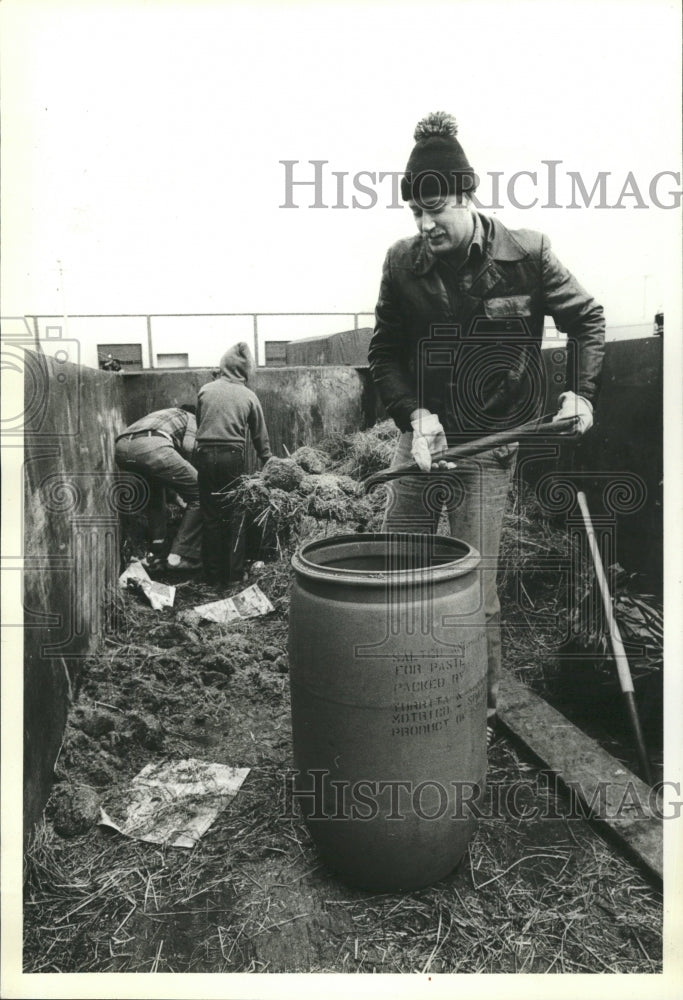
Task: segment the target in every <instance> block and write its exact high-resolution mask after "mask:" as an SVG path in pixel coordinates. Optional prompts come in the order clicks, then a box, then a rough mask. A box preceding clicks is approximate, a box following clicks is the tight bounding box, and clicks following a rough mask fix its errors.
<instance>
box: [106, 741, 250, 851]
mask: <svg viewBox="0 0 683 1000" xmlns="http://www.w3.org/2000/svg"><path fill="white" fill-rule="evenodd" d="M249 771H250V768H248V767H229V766H228V765H227V764H214V763H211V762H210V761H205V760H196V759H193V758H189V759H187V760H174V761H165V762H162V763H160V764H148V765H147V767H145V768H143V770H142V771H140V773H139V774H138V775H136V776H135V777H134V778H133V780H132V782H131V785H130V788H129V789H128V790H127V794H126V795H125V798H124V799H123V800H122V802H121V804H120V805H119V807H118V810H120V811H121V812H123V811H124V810H125V818H123V819H122V820H118V819H117V820H114V819H112V818H111V817H110V816H109V815H108V814H107V813H106V811H105V810H104V809H103V808H101V807H100V819H99V821H98V822H99V823H100V824H101V825H103V826H111V827H113V828H114V829H115V830H118V832H119V833H122V834H124V835H125V836H126V837H133V838H134V839H135V840H144V841H147V842H148V843H151V844H165V845H166V846H167V847H187V848H190V847H194V846H195V844H196V843H197V841H198V840H199V839H200V837H202V836H203V835H204V834H205V833H206V831H207V830H208V829H209V827H210V826H211V824H212V823H213V821H214V820H215V819H216V816H218V814H219V813H221V812H222V811H223V810H224V809H225V807H226V806H227V805H228V803H229V802H230V801H231V799H233V798H234V796H235V795H236V794H237V792H238V791H239V789H240V787H241V786H242V783H243V781H244V779H245V778H246V776H247V775H248V774H249ZM118 810H117V811H118ZM112 811H113V810H112Z"/></svg>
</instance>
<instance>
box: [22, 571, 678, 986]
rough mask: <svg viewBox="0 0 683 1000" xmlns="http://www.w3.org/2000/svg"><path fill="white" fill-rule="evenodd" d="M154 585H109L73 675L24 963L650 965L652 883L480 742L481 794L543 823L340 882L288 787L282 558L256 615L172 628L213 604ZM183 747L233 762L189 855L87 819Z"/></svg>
mask: <svg viewBox="0 0 683 1000" xmlns="http://www.w3.org/2000/svg"><path fill="white" fill-rule="evenodd" d="M167 579H168V578H167ZM175 582H176V583H177V585H178V589H177V594H176V601H175V606H174V608H173V609H167V610H164V611H162V612H156V611H153V610H152V609H151V608H150V607H149V606H147V605H146V604H145V603H144V602H143V600H142V599H141V598H140V597H139V596H136V595H134V594H132V593H127V594H124V596H123V598H122V601H123V606H122V613H121V616H120V621H119V626H118V628H117V630H116V632H115V633H113V634H112V635H110V636H109V637H108V638H107V639H106V640H105V642H104V644H103V646H102V649H101V651H100V652H99V653H98V654H97V655H95V656H93V657H92V658H91V659H90V661H89V662H88V664H87V668H86V670H85V671H84V674H83V678H82V682H81V687H80V690H79V692H78V698H77V701H76V704H75V706H74V710H73V712H72V715H71V719H70V722H69V726H68V730H67V733H66V737H65V741H64V745H63V748H62V752H61V755H60V758H59V761H58V765H57V778H56V785H55V788H54V791H53V794H52V797H51V799H50V802H49V804H48V808H47V810H46V814H45V818H44V821H43V823H42V824H41V825H40V827H39V828H38V829H37V831H36V834H35V836H34V838H33V840H32V842H31V845H30V848H29V850H28V852H27V856H26V862H25V868H26V871H25V875H26V894H25V908H24V914H25V945H24V968H25V971H27V972H38V971H42V972H85V971H88V972H123V971H126V972H150V971H156V972H178V973H179V972H214V973H215V972H247V971H249V972H344V973H352V972H378V973H380V972H411V973H413V972H421V973H427V974H429V973H439V972H472V973H476V972H502V973H516V972H538V973H545V972H554V973H573V972H631V973H634V972H645V973H652V972H658V971H661V957H662V956H661V947H662V938H661V923H662V900H661V896H660V894H659V893H658V891H657V890H656V889H655V888H654V887H653V886H652V885H651V884H650V883H649V882H648V881H647V879H646V878H645V877H644V876H643V875H641V874H640V873H639V872H638V871H637V870H636V869H635V868H633V867H632V866H631V864H630V863H629V862H627V861H626V860H624V859H623V858H622V857H620V856H619V855H618V854H617V853H616V852H615V851H614V850H613V849H612V848H611V847H608V846H607V845H606V844H605V843H604V842H603V841H602V840H601V839H600V838H599V837H598V835H597V834H596V833H595V832H594V830H593V829H592V828H591V827H590V826H589V825H588V824H587V823H586V822H584V821H583V820H580V819H573V818H572V819H570V818H567V816H566V815H565V813H566V806H565V804H564V803H563V802H562V800H561V799H557V798H555V795H554V792H553V790H552V789H551V788H548V787H547V786H546V785H545V784H544V781H543V778H542V775H540V774H539V772H538V771H537V770H536V768H535V767H534V766H533V765H531V764H529V763H527V762H525V761H524V759H523V758H522V757H521V756H520V754H519V752H518V751H517V750H516V748H515V747H514V746H512V745H511V744H509V743H508V742H506V741H505V740H504V739H502V738H501V739H498V740H497V742H496V743H495V745H494V747H493V749H492V751H491V753H490V758H489V773H488V789H487V795H488V796H489V801H491V802H492V801H493V800H494V799H495V798H496V797H498V800H499V799H500V795H501V792H504V791H505V790H506V789H509V788H511V787H513V786H517V787H522V788H523V793H524V794H523V799H524V803H525V804H528V805H529V806H534V805H535V806H540V807H541V808H542V810H544V811H545V813H547V814H548V816H547V818H545V819H542V820H538V819H537V820H534V821H530V820H526V819H524V816H523V815H517V816H514V815H513V816H510V815H507V816H500V817H497V816H496V815H495V810H492V812H493V813H494V815H491V816H490V818H485V819H482V820H480V821H479V823H478V827H477V830H476V833H475V835H474V837H473V839H472V841H471V843H470V846H469V849H468V851H467V853H466V855H465V857H464V859H463V861H462V862H461V863H460V865H459V866H458V868H457V869H456V870H455V871H454V872H453V873H452V874H451V875H450V876H449V877H448V878H446V879H443V880H442V881H440V882H439V883H437V884H435V885H433V886H430V887H429V888H426V889H422V890H419V891H414V892H404V893H382V894H377V893H369V892H364V891H360V890H357V889H351V888H349V887H347V886H346V885H345V884H344V883H343V882H341V881H340V880H339V879H338V878H337V877H336V876H335V875H334V873H332V872H330V871H329V870H328V869H327V868H326V867H325V866H324V865H323V864H322V863H321V861H320V859H319V857H318V856H317V853H316V850H315V847H314V844H313V842H312V841H311V838H310V836H309V834H308V832H307V830H306V827H305V825H304V823H303V821H302V820H301V818H300V816H299V813H298V811H297V809H296V807H293V805H292V802H291V796H290V795H289V791H288V790H289V787H290V786H289V778H290V777H291V768H292V748H291V728H290V717H289V684H288V673H287V669H288V665H287V653H286V646H287V610H288V598H287V593H288V585H289V569H288V563H287V562H286V561H279V562H276V563H272V564H268V565H267V566H266V568H265V571H264V572H263V574H262V575H261V576H260V577H259V578H258V582H259V585H260V586H261V588H262V589H263V591H264V592H265V593H266V594H267V596H268V597H269V598H270V600H271V601H272V603H273V604H274V606H275V611H274V613H272V614H270V615H267V616H265V617H262V618H258V619H254V620H252V621H251V622H243V623H240V624H239V625H237V626H232V627H230V628H227V627H222V626H219V625H215V624H212V623H208V622H204V623H202V624H201V625H197V626H192V627H189V626H187V625H184V624H182V622H181V621H180V619H179V615H180V614H181V612H182V611H183V610H185V609H188V608H190V607H192V606H194V605H196V604H199V603H203V602H206V601H208V600H213V599H216V598H217V596H219V595H218V594H217V592H216V591H214V590H212V589H210V588H209V587H207V586H206V585H203V584H201V583H199V582H197V581H195V580H194V579H193V578H192V577H185V578H178V579H177V580H176V581H175ZM250 582H253V581H250ZM235 589H236V588H233V592H234V590H235ZM220 596H223V595H222V594H221V595H220ZM186 757H196V758H200V759H202V760H208V761H214V762H219V763H224V764H229V765H232V766H235V767H248V768H250V772H249V775H248V777H247V779H246V781H245V782H244V784H243V786H242V788H241V789H240V791H239V792H238V794H237V796H236V797H235V799H234V800H233V801H232V802H231V803H230V805H229V806H228V807H227V809H226V810H225V811H224V812H223V813H221V814H220V815H219V816H218V818H217V819H216V821H215V822H214V823H213V825H212V826H211V828H210V829H209V830H208V831H207V832H206V833H205V834H204V836H203V837H202V839H201V840H200V841H199V843H198V844H197V846H196V847H195V848H194V849H192V850H186V849H181V848H166V847H160V846H157V845H153V844H147V843H142V842H138V841H135V840H132V839H128V838H126V837H124V836H122V835H120V834H119V833H117V832H115V831H113V830H111V829H108V828H106V827H103V826H99V825H97V824H96V818H97V815H98V809H99V806H100V805H105V806H106V805H107V802H108V801H110V800H111V799H112V798H113V797H115V796H116V795H117V794H120V791H121V789H124V788H125V787H126V786H127V784H128V783H129V782H130V780H131V779H132V778H133V777H134V776H135V775H136V774H137V773H138V772H139V771H140V770H141V769H142V768H143V767H144V766H145V765H146V764H148V763H150V762H158V761H161V760H167V759H171V760H173V759H182V758H186Z"/></svg>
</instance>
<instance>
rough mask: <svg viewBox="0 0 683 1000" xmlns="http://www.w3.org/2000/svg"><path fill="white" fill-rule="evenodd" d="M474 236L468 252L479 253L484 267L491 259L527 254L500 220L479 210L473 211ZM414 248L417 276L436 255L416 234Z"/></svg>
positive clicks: (515, 258)
mask: <svg viewBox="0 0 683 1000" xmlns="http://www.w3.org/2000/svg"><path fill="white" fill-rule="evenodd" d="M474 219H475V222H474V236H473V237H472V243H471V244H470V253H472V252H473V251H474V253H480V254H481V256H482V257H483V258H484V260H483V262H482V263H483V265H484V267H486V266H487V265H488V264H490V263H491V262H492V261H498V260H505V261H511V260H523V259H524V258H525V257H527V256H528V254H527V252H526V250H525V249H524V247H523V246H522V245H521V244H520V243H518V242H517V240H516V239H515V238H514V236H513V235H512V233H511V232H510V230H509V229H506V228H505V226H504V225H503V223H502V222H499V221H498V220H497V219H491V218H489V217H488V216H486V215H482V214H481V213H480V212H475V213H474ZM415 239H416V243H415V248H414V253H415V256H414V258H413V271H414V272H415V274H417V275H418V276H420V277H422V275H425V274H427V273H428V272H429V271H430V270H431V269H432V267H434V265H435V263H436V261H437V257H436V255H435V254H433V253H432V251H431V250H430V249H429V244H428V243H427V241H426V240H423V239H422V238H421V237H420V236H417V237H416V238H415Z"/></svg>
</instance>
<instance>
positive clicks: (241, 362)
mask: <svg viewBox="0 0 683 1000" xmlns="http://www.w3.org/2000/svg"><path fill="white" fill-rule="evenodd" d="M255 368H256V365H255V364H254V359H253V357H252V354H251V351H250V350H249V344H247V343H245V341H244V340H240V342H239V344H233V346H232V347H231V348H229V349H228V350H227V351H226V352H225V354H224V355H223V357H222V358H221V363H220V369H221V375H227V376H228V377H231V378H236V379H240V380H241V381H243V382H248V381H249V379H250V378H251V376H252V375H253V374H254V370H255Z"/></svg>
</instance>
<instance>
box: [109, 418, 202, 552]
mask: <svg viewBox="0 0 683 1000" xmlns="http://www.w3.org/2000/svg"><path fill="white" fill-rule="evenodd" d="M115 458H116V464H117V465H118V466H119V468H120V469H122V470H124V471H125V472H134V473H137V475H139V476H142V477H143V478H144V479H145V480H146V482H147V484H148V486H149V503H148V507H147V517H148V526H149V535H150V539H149V540H150V541H160V540H161V539H165V538H166V528H167V524H166V522H167V517H166V494H165V490H166V489H167V488H168V489H171V490H174V491H175V492H176V493H177V494H178V495H179V496H181V497H182V498H183V500H184V501H185V502H186V503H187V508H186V510H185V513H184V515H183V519H182V521H181V522H180V527H179V528H178V531H177V533H176V536H175V540H174V542H173V551H174V552H175V553H177V554H178V555H179V556H183V557H184V558H186V559H192V560H195V561H197V562H198V561H199V559H200V554H201V532H202V522H201V515H200V513H199V487H198V485H197V470H196V469H195V468H194V466H193V465H190V463H189V462H188V461H186V459H184V458H183V456H182V455H181V454H180V453H179V452H177V451H176V449H175V448H174V447H173V444H172V443H171V442H170V441H169V440H167V439H166V438H163V437H157V436H154V437H147V436H140V437H134V438H121V440H120V441H117V442H116V451H115Z"/></svg>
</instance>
